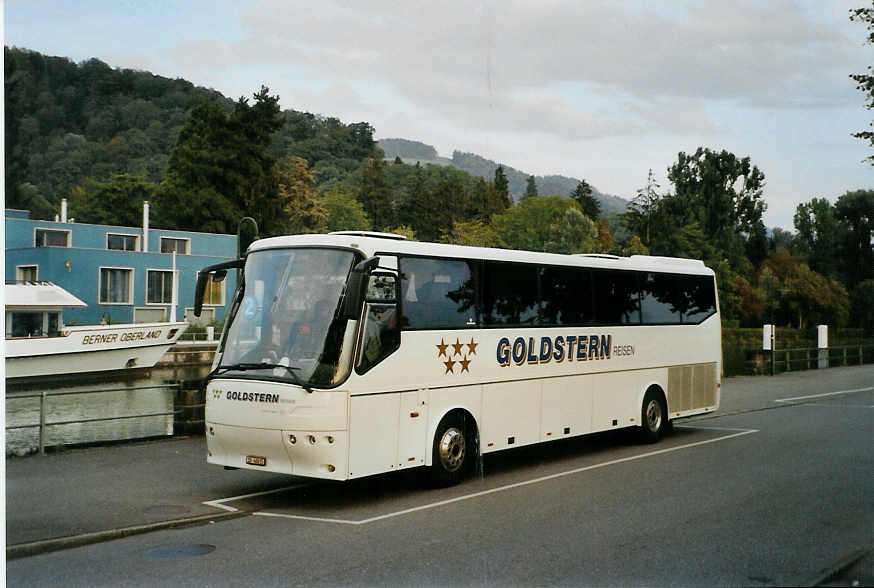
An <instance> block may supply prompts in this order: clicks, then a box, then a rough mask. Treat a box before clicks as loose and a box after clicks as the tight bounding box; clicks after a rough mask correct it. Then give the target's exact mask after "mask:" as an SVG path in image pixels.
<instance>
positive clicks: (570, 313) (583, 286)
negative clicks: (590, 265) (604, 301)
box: [540, 266, 595, 325]
mask: <svg viewBox="0 0 874 588" xmlns="http://www.w3.org/2000/svg"><path fill="white" fill-rule="evenodd" d="M540 291H541V295H542V297H543V298H542V309H541V322H542V323H543V324H546V325H584V324H588V323H591V322H594V320H595V315H594V313H593V312H592V274H591V272H590V271H589V270H588V269H585V268H575V267H560V266H545V267H544V268H543V269H542V271H541V276H540Z"/></svg>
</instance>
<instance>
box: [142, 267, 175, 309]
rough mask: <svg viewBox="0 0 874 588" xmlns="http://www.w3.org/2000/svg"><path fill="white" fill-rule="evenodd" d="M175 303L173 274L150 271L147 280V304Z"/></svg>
mask: <svg viewBox="0 0 874 588" xmlns="http://www.w3.org/2000/svg"><path fill="white" fill-rule="evenodd" d="M172 303H173V272H172V271H163V270H149V272H148V275H147V279H146V304H172Z"/></svg>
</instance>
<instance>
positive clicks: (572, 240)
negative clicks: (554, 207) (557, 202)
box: [543, 206, 598, 254]
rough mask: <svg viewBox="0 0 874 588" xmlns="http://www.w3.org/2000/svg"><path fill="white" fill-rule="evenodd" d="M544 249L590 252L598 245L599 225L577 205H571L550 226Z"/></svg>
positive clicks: (553, 251)
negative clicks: (548, 237) (548, 238)
mask: <svg viewBox="0 0 874 588" xmlns="http://www.w3.org/2000/svg"><path fill="white" fill-rule="evenodd" d="M549 236H550V240H549V241H547V242H546V243H545V244H544V246H543V249H544V251H549V252H551V253H565V254H571V253H590V252H592V251H594V250H595V249H596V247H597V245H598V227H597V226H596V225H595V223H594V222H593V221H592V219H591V218H590V217H589V216H587V215H585V214H583V212H582V211H581V210H580V209H579V208H577V207H576V206H570V207H567V208H566V209H565V211H564V212H563V213H562V214H561V215H559V216H558V218H557V219H555V220H554V221H553V222H552V224H551V225H550V227H549Z"/></svg>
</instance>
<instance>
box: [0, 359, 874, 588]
mask: <svg viewBox="0 0 874 588" xmlns="http://www.w3.org/2000/svg"><path fill="white" fill-rule="evenodd" d="M681 425H682V426H678V427H676V429H675V432H674V434H672V435H671V436H669V437H668V438H666V439H664V440H663V441H662V442H660V443H659V444H656V445H638V444H636V443H635V442H634V439H633V438H632V437H631V436H629V435H624V434H620V433H611V434H604V435H595V436H590V437H587V438H584V439H579V440H571V441H564V442H559V443H553V444H549V445H541V446H538V447H529V448H520V449H517V450H514V451H511V452H504V453H502V454H498V455H491V456H487V457H486V458H485V459H484V460H483V463H482V471H481V474H480V475H478V476H477V477H474V478H472V479H470V480H467V481H465V482H464V483H462V484H461V485H459V486H457V487H454V488H449V489H442V490H426V489H423V488H422V487H421V485H420V483H419V479H418V478H417V477H416V476H414V475H412V473H403V474H401V475H397V474H396V475H389V476H381V477H376V478H371V479H367V480H359V481H354V482H352V483H343V484H314V485H313V484H304V485H300V484H301V480H299V479H295V478H283V477H277V476H271V475H266V474H262V475H260V476H258V475H257V474H253V473H250V472H225V471H224V470H222V469H220V468H214V467H209V468H205V469H204V466H202V465H201V461H200V459H201V458H197V462H196V463H191V464H188V465H187V467H186V464H187V462H188V461H190V460H191V459H194V456H193V453H194V452H192V451H191V449H192V448H195V449H196V448H197V447H198V445H197V444H198V443H200V441H199V440H190V441H187V442H179V441H168V442H165V443H153V444H138V445H136V446H131V447H120V448H94V449H89V450H83V451H77V452H70V453H68V454H58V455H55V456H47V457H46V458H39V457H37V456H34V457H30V458H25V459H22V460H9V461H8V462H7V509H8V510H7V513H8V514H7V518H8V523H9V525H8V528H7V541H8V543H10V544H13V545H14V544H16V543H19V544H20V543H22V542H25V541H33V542H36V543H37V544H38V543H39V541H40V540H41V539H42V540H51V538H52V537H57V536H59V531H58V529H72V534H74V535H75V534H76V533H86V532H90V533H93V532H95V531H100V530H103V531H106V532H111V531H112V529H113V528H121V527H122V526H123V525H124V524H125V523H127V524H134V523H136V524H141V523H142V522H143V520H144V519H143V517H146V522H148V521H150V520H155V519H156V517H157V519H160V520H167V519H172V518H174V516H173V507H174V506H175V507H177V508H180V509H181V511H180V512H177V513H176V515H177V516H176V518H180V519H185V518H186V517H188V518H189V520H190V517H192V516H198V515H202V514H204V513H206V514H209V513H215V515H216V516H215V517H209V516H207V517H206V518H202V519H200V522H199V524H196V525H190V526H186V527H183V528H177V529H164V530H157V531H153V532H150V533H145V534H140V535H136V536H130V537H125V538H120V539H115V540H111V541H104V542H100V543H94V544H90V545H85V546H82V547H77V548H71V549H64V550H61V551H54V552H51V553H43V554H40V555H33V556H30V557H21V558H18V559H11V560H9V561H8V562H7V575H6V579H7V582H8V584H9V585H10V586H25V585H26V586H34V585H40V586H45V585H64V586H155V585H174V586H204V585H210V586H272V585H349V584H352V585H386V584H387V585H416V586H420V585H440V586H443V585H500V586H504V585H507V586H517V585H591V586H613V585H622V586H628V585H659V586H661V585H683V586H688V585H743V586H756V585H763V586H770V585H811V584H817V583H825V584H829V585H833V584H834V585H842V584H843V583H844V582H846V584H844V585H850V584H851V582H852V580H853V579H861V583H862V585H864V584H866V583H867V584H870V583H871V582H872V581H874V571H872V570H871V565H870V562H871V561H872V559H871V556H870V553H871V550H872V548H874V475H872V465H874V459H872V457H874V451H872V448H874V446H872V442H871V438H872V432H874V366H864V367H858V368H838V369H830V370H821V371H811V372H803V373H796V374H786V375H785V376H778V377H775V378H767V377H760V378H732V379H729V380H725V381H724V384H723V404H722V408H721V409H720V411H719V412H718V413H717V414H716V415H714V416H711V417H708V418H702V419H696V420H690V421H684V422H682V423H681ZM174 444H175V445H174ZM189 454H192V455H189ZM137 456H138V457H137ZM149 456H151V457H152V459H151V461H148V457H149ZM174 456H175V457H174ZM134 457H136V458H137V459H140V460H144V461H145V463H143V462H141V461H137V459H132V458H134ZM201 457H202V456H201ZM40 459H42V460H43V461H41V462H40V461H37V460H40ZM53 460H54V461H53ZM101 464H102V465H101ZM108 471H109V472H111V473H107V472H108ZM33 472H40V475H33ZM52 472H54V473H55V474H56V479H54V480H53V479H52ZM61 472H65V474H64V475H61ZM201 473H203V474H202V475H201ZM28 475H31V478H30V480H32V481H33V483H32V486H31V488H30V499H28V491H27V485H26V482H27V480H28ZM150 479H151V480H152V482H151V484H150V483H149V480H150ZM64 480H70V481H72V482H73V484H65V483H64ZM289 486H290V487H289ZM51 487H54V489H55V492H56V493H57V496H61V497H63V496H64V493H65V492H68V493H69V495H68V496H67V497H66V499H64V500H61V501H60V504H59V503H58V502H59V501H58V500H56V501H55V503H54V506H52V505H51V503H49V502H47V501H46V500H47V499H45V498H43V499H40V500H37V499H36V498H34V497H35V496H43V495H45V494H49V493H50V492H49V488H51ZM125 488H127V490H125ZM184 488H189V489H190V492H189V493H187V494H186V493H185V492H183V491H182V489H184ZM162 493H164V494H166V500H164V501H163V504H164V505H165V509H166V511H165V512H161V510H160V508H156V505H158V506H160V504H162V501H161V494H162ZM186 500H187V502H186ZM37 503H38V504H37ZM146 504H151V505H152V507H151V510H150V509H149V508H144V505H146ZM182 511H184V512H182ZM237 515H242V516H237ZM222 517H224V518H222ZM40 521H43V522H42V523H40ZM53 521H54V522H53ZM49 542H50V541H49ZM866 554H867V555H866ZM847 570H849V571H847ZM847 574H851V575H849V576H848V575H847ZM853 574H854V575H853ZM856 576H858V578H856Z"/></svg>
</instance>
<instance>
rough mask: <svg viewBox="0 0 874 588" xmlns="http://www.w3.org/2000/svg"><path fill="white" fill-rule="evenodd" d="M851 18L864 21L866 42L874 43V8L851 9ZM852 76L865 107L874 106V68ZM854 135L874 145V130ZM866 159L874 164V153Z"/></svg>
mask: <svg viewBox="0 0 874 588" xmlns="http://www.w3.org/2000/svg"><path fill="white" fill-rule="evenodd" d="M850 20H851V21H854V22H861V23H864V25H865V27H866V28H867V29H868V34H867V36H866V38H865V42H866V43H868V44H872V43H874V8H853V9H851V10H850ZM850 78H852V79H853V81H855V82H856V89H857V90H859V91H860V92H862V93H863V94H864V95H865V108H866V109H867V110H871V109H872V108H874V69H872V67H871V66H870V65H869V66H868V72H867V73H864V74H851V75H850ZM869 126H872V127H874V122H871V123H870V124H869ZM853 136H854V137H856V138H857V139H862V140H864V141H867V142H868V144H869V145H870V146H871V147H874V132H872V131H860V132H858V133H853ZM865 159H866V160H867V161H868V163H870V164H872V165H874V155H869V156H868V157H866V158H865Z"/></svg>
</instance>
